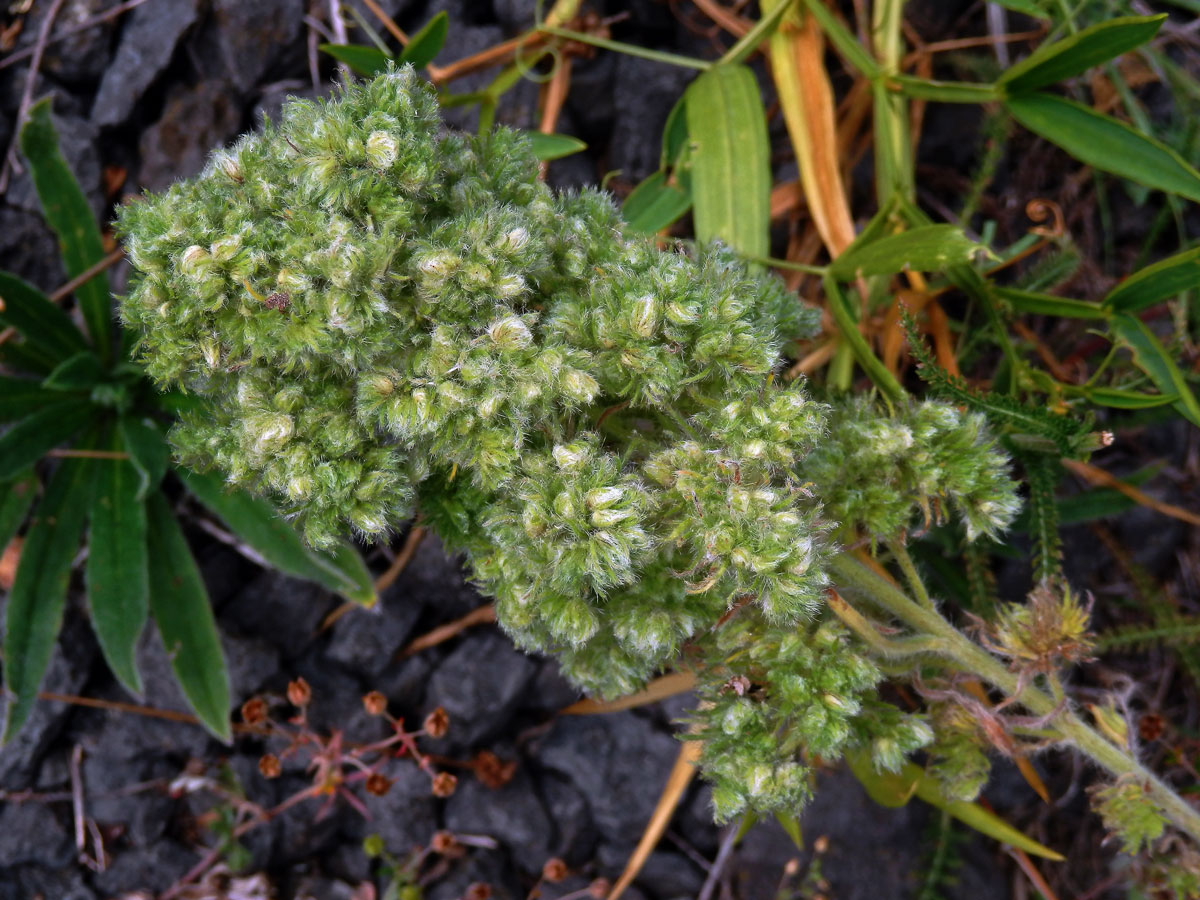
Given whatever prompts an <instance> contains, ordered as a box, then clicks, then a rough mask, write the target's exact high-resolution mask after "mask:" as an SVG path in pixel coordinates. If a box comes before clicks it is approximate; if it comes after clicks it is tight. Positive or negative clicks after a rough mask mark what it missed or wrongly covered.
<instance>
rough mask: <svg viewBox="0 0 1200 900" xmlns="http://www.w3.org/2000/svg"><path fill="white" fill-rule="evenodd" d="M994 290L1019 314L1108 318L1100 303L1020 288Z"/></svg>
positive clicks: (1068, 317) (995, 288)
mask: <svg viewBox="0 0 1200 900" xmlns="http://www.w3.org/2000/svg"><path fill="white" fill-rule="evenodd" d="M993 290H995V292H996V296H998V297H1000V298H1001V299H1003V300H1004V301H1006V302H1007V303H1008V304H1009V305H1010V306H1012V308H1013V309H1015V310H1016V311H1017V312H1023V313H1033V314H1035V315H1039V316H1062V317H1063V318H1067V319H1106V318H1108V311H1107V310H1106V309H1105V308H1104V307H1103V306H1101V305H1100V304H1099V303H1089V302H1088V301H1086V300H1073V299H1071V298H1070V297H1055V296H1054V295H1053V294H1042V293H1038V292H1037V291H1023V290H1021V289H1020V288H1012V287H1001V286H999V285H997V286H995V287H994V288H993Z"/></svg>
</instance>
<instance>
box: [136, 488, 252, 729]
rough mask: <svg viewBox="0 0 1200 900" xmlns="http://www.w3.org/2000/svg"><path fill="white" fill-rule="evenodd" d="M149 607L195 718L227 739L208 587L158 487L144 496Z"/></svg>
mask: <svg viewBox="0 0 1200 900" xmlns="http://www.w3.org/2000/svg"><path fill="white" fill-rule="evenodd" d="M146 538H147V540H146V546H147V551H148V553H149V566H148V571H149V576H150V613H151V615H153V616H154V622H155V624H156V625H158V631H159V634H161V635H162V641H163V646H164V647H165V648H166V650H167V655H168V656H169V657H170V659H171V669H172V670H173V671H174V672H175V677H176V678H178V679H179V685H180V687H182V688H183V693H184V696H186V697H187V699H188V703H190V704H191V706H192V709H194V710H195V711H196V715H197V716H198V717H199V718H200V721H201V722H203V723H204V725H205V727H206V728H208V730H209V731H211V732H212V733H213V734H215V735H216V736H217V737H218V738H220V739H221V740H222V741H224V742H225V743H229V740H230V737H231V728H230V724H229V671H228V669H227V667H226V665H225V655H224V653H223V652H222V651H221V639H220V637H219V636H218V635H217V623H216V621H214V619H213V613H212V606H211V605H210V604H209V600H208V591H207V590H206V589H205V587H204V580H203V579H202V578H201V577H200V570H199V569H198V568H196V561H195V560H194V559H193V558H192V552H191V550H189V549H188V545H187V541H186V540H185V539H184V536H183V532H182V531H181V530H180V529H179V523H178V522H176V521H175V516H174V515H172V514H171V507H170V504H168V503H167V498H166V497H164V496H163V493H162V491H154V492H153V493H151V494H150V496H149V497H148V498H146Z"/></svg>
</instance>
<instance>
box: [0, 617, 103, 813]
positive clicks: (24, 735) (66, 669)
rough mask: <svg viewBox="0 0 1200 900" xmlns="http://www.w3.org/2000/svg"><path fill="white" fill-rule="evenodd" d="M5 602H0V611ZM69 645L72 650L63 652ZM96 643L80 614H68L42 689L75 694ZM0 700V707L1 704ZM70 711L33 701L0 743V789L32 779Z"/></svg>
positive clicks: (16, 787) (61, 705)
mask: <svg viewBox="0 0 1200 900" xmlns="http://www.w3.org/2000/svg"><path fill="white" fill-rule="evenodd" d="M3 606H4V604H0V613H2V611H3ZM64 647H70V648H71V652H70V653H66V652H64V649H63V648H64ZM95 647H96V645H95V642H94V641H93V640H92V638H91V635H90V633H89V630H88V625H87V623H86V622H85V621H83V620H82V617H81V616H78V615H75V614H72V615H69V616H68V617H67V619H66V621H65V622H64V623H63V630H62V634H61V636H60V637H59V642H58V643H57V644H56V645H55V647H54V655H53V656H52V657H51V658H50V666H49V668H48V669H47V671H46V676H45V678H44V679H43V681H42V690H44V691H49V692H52V693H57V694H78V693H79V692H80V690H81V689H82V688H83V685H84V682H85V681H86V680H87V677H88V674H89V672H90V671H91V668H92V663H93V661H94V660H95V658H96V649H95ZM5 702H7V701H0V710H3V708H4V703H5ZM70 714H71V707H70V706H68V705H67V704H65V703H51V702H49V701H44V700H39V701H38V702H37V703H36V704H34V707H33V711H32V712H31V713H30V714H29V718H28V719H27V720H26V722H25V725H24V727H23V728H22V729H21V730H20V731H18V732H17V733H16V734H15V735H14V736H13V737H12V738H11V739H10V740H9V741H8V742H7V743H6V744H4V745H3V746H0V789H2V790H20V789H22V788H25V787H28V786H29V785H30V784H31V783H32V782H33V779H34V776H35V773H36V772H37V767H38V765H39V764H40V763H41V760H42V757H43V756H44V755H45V753H46V751H47V750H48V749H49V748H50V746H51V745H52V743H53V742H54V739H55V738H56V737H57V736H58V734H59V732H60V731H61V730H62V728H63V726H64V725H65V724H66V722H67V719H68V717H69V716H70Z"/></svg>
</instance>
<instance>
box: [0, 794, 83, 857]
mask: <svg viewBox="0 0 1200 900" xmlns="http://www.w3.org/2000/svg"><path fill="white" fill-rule="evenodd" d="M74 856H75V845H74V843H73V842H72V841H71V837H70V835H69V834H67V830H66V829H65V828H63V826H62V825H61V824H60V823H59V821H58V817H57V816H55V815H54V813H53V812H51V811H50V808H49V807H47V806H45V805H44V804H41V803H36V802H30V803H6V804H5V805H4V808H3V809H0V859H2V860H4V863H5V865H9V866H20V865H24V864H26V863H36V864H37V865H41V866H47V867H49V868H51V869H61V868H62V867H63V866H65V865H66V864H67V863H69V862H70V861H71V859H72V858H73V857H74Z"/></svg>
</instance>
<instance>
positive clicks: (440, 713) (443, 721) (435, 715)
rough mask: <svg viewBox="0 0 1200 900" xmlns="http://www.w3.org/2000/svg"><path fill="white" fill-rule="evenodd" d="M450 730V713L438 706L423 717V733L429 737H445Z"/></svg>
mask: <svg viewBox="0 0 1200 900" xmlns="http://www.w3.org/2000/svg"><path fill="white" fill-rule="evenodd" d="M449 730H450V713H448V712H446V710H445V709H444V708H442V707H440V706H439V707H438V708H437V709H435V710H434V711H433V712H431V713H430V714H429V715H427V716H426V717H425V733H426V734H427V735H429V736H430V737H431V738H440V737H445V736H446V732H448V731H449Z"/></svg>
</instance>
